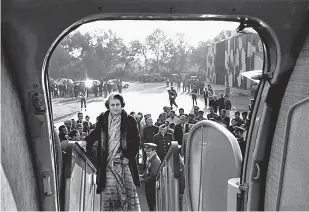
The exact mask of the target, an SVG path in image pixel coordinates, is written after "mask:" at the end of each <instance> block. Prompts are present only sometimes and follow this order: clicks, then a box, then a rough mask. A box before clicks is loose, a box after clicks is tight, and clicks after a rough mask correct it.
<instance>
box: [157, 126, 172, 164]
mask: <svg viewBox="0 0 309 212" xmlns="http://www.w3.org/2000/svg"><path fill="white" fill-rule="evenodd" d="M166 131H167V126H166V125H165V124H162V125H161V126H160V127H159V133H158V134H156V135H155V136H154V138H153V143H155V144H156V145H157V154H158V156H159V158H160V160H161V161H163V160H164V158H165V155H166V154H167V152H168V150H169V148H170V146H171V142H172V140H173V135H172V134H170V133H167V132H166Z"/></svg>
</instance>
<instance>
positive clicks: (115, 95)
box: [105, 93, 126, 110]
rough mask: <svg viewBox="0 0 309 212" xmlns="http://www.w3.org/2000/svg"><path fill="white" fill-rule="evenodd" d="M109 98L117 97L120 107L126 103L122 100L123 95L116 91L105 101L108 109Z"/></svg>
mask: <svg viewBox="0 0 309 212" xmlns="http://www.w3.org/2000/svg"><path fill="white" fill-rule="evenodd" d="M111 99H118V100H119V101H120V104H121V107H122V108H123V107H124V106H125V105H126V104H125V102H124V99H123V96H122V95H121V94H119V93H116V94H111V95H110V96H109V97H108V99H107V101H106V102H105V107H106V108H107V109H108V110H109V101H110V100H111Z"/></svg>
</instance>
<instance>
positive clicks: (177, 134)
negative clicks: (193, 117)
mask: <svg viewBox="0 0 309 212" xmlns="http://www.w3.org/2000/svg"><path fill="white" fill-rule="evenodd" d="M187 121H188V118H187V116H186V115H182V116H181V117H180V123H179V124H177V125H176V126H175V130H174V138H175V140H176V141H177V142H178V145H182V139H183V135H184V134H185V133H187V132H189V127H188V123H187Z"/></svg>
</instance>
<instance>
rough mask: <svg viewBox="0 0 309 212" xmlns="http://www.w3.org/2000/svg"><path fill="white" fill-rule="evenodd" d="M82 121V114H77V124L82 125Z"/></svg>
mask: <svg viewBox="0 0 309 212" xmlns="http://www.w3.org/2000/svg"><path fill="white" fill-rule="evenodd" d="M83 121H84V114H83V113H81V112H79V113H78V114H77V121H76V122H77V124H82V123H83Z"/></svg>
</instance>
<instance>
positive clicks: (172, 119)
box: [166, 110, 180, 125]
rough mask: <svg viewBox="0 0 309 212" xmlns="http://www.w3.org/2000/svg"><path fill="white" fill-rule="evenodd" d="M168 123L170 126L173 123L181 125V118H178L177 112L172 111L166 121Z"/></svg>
mask: <svg viewBox="0 0 309 212" xmlns="http://www.w3.org/2000/svg"><path fill="white" fill-rule="evenodd" d="M166 121H168V122H169V124H171V123H174V124H175V125H177V124H179V123H180V118H178V117H177V116H176V115H175V111H173V110H172V111H171V112H170V117H169V118H168V119H166Z"/></svg>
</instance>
